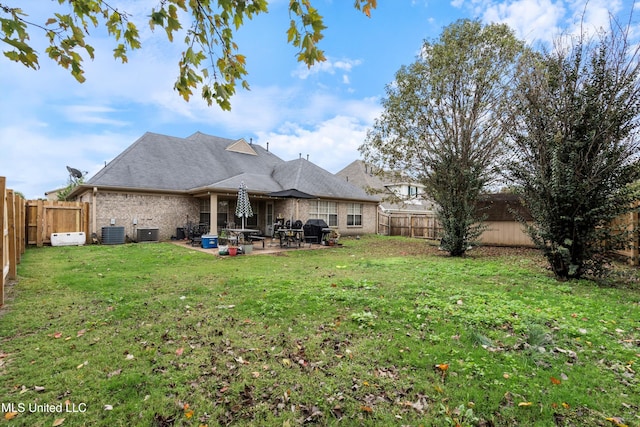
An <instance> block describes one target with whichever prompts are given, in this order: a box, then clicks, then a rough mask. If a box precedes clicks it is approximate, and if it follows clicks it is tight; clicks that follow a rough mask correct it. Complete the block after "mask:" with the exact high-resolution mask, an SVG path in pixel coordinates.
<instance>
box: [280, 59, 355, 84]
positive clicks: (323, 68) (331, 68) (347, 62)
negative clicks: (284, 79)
mask: <svg viewBox="0 0 640 427" xmlns="http://www.w3.org/2000/svg"><path fill="white" fill-rule="evenodd" d="M360 64H362V61H361V60H359V59H343V60H338V61H333V60H331V59H330V58H327V60H326V61H323V62H318V63H316V64H315V65H314V66H312V67H311V68H309V67H307V66H306V65H305V64H298V67H297V68H296V69H295V70H294V71H293V72H292V73H291V75H292V76H293V77H297V78H299V79H302V80H304V79H307V78H308V77H309V76H312V75H314V74H321V73H327V74H335V73H336V71H338V70H341V71H345V72H346V73H349V72H351V70H352V69H353V67H357V66H358V65H360Z"/></svg>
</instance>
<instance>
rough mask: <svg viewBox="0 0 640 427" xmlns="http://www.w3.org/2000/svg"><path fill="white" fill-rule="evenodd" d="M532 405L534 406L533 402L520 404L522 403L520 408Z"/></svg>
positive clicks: (519, 404)
mask: <svg viewBox="0 0 640 427" xmlns="http://www.w3.org/2000/svg"><path fill="white" fill-rule="evenodd" d="M531 405H533V403H532V402H520V403H518V406H531Z"/></svg>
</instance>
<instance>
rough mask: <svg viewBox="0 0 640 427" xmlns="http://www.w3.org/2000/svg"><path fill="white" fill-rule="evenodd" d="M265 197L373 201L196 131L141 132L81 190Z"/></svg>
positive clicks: (302, 167) (334, 180)
mask: <svg viewBox="0 0 640 427" xmlns="http://www.w3.org/2000/svg"><path fill="white" fill-rule="evenodd" d="M241 182H244V183H245V185H246V186H247V189H248V191H249V192H252V193H270V192H274V191H280V190H286V189H290V188H296V189H298V190H300V191H304V192H306V193H309V194H313V195H315V196H317V197H323V198H338V199H352V200H366V201H371V202H376V201H378V198H377V197H375V196H371V195H369V194H367V193H366V192H365V191H364V190H362V189H361V188H359V187H357V186H355V185H352V184H349V183H346V182H345V181H344V180H342V179H340V178H338V177H336V176H335V175H333V174H331V173H330V172H328V171H326V170H324V169H322V168H320V167H318V166H316V165H314V164H313V163H311V162H309V161H308V160H304V159H297V160H292V161H288V162H287V161H284V160H282V159H281V158H279V157H278V156H276V155H275V154H273V153H271V152H270V151H268V150H265V149H264V148H263V147H262V146H260V145H256V144H251V143H247V142H246V141H245V140H244V139H239V140H232V139H227V138H220V137H216V136H211V135H206V134H203V133H200V132H196V133H195V134H193V135H191V136H189V137H187V138H177V137H172V136H167V135H161V134H157V133H150V132H147V133H145V134H144V135H143V136H142V137H140V138H139V139H138V140H137V141H135V142H134V143H133V144H132V145H131V146H129V147H128V148H127V149H126V150H124V151H123V152H122V153H121V154H120V155H118V156H117V157H116V158H115V159H114V160H112V161H111V162H110V163H109V164H107V165H106V166H105V167H104V168H103V169H102V170H100V171H99V172H98V173H96V174H95V175H94V176H93V177H92V178H91V179H89V180H88V181H87V182H86V184H85V185H84V187H112V188H121V189H131V190H157V191H176V192H187V193H197V192H201V191H207V190H209V191H216V190H226V191H230V190H232V191H236V190H237V189H238V187H239V186H240V183H241Z"/></svg>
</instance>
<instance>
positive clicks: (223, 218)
mask: <svg viewBox="0 0 640 427" xmlns="http://www.w3.org/2000/svg"><path fill="white" fill-rule="evenodd" d="M228 212H229V202H227V201H226V200H218V227H219V228H224V227H226V226H227V221H228V220H229V218H228V216H227V214H228Z"/></svg>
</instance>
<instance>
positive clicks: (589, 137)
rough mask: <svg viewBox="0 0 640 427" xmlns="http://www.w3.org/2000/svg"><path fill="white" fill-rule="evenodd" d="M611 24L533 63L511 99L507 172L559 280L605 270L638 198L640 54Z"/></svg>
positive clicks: (531, 59)
mask: <svg viewBox="0 0 640 427" xmlns="http://www.w3.org/2000/svg"><path fill="white" fill-rule="evenodd" d="M611 28H612V30H611V31H608V32H603V33H600V34H599V35H597V36H595V37H592V38H588V37H587V36H586V35H585V34H582V35H580V36H579V37H577V38H573V39H564V40H562V39H559V40H558V42H557V43H556V45H555V47H554V49H553V50H552V51H550V52H543V53H541V54H537V55H532V56H528V57H526V59H525V60H523V62H522V66H521V78H520V79H519V85H518V90H517V92H516V96H514V98H513V105H514V112H515V113H516V114H515V121H514V126H513V130H514V132H513V135H512V136H513V150H514V158H515V160H513V161H511V162H510V163H509V165H508V166H507V169H506V170H507V172H508V177H509V178H510V179H511V180H512V181H513V182H514V183H515V184H516V186H517V188H518V189H519V192H520V194H521V195H522V197H523V199H524V202H525V204H526V206H527V207H528V208H529V210H530V212H531V215H532V216H533V218H534V222H533V224H532V225H528V226H527V230H528V232H529V234H530V236H531V237H532V239H533V241H534V242H535V244H536V245H537V246H538V247H539V248H540V249H541V250H542V251H543V253H544V255H545V257H546V258H547V260H548V262H549V263H550V265H551V268H552V270H553V272H554V274H555V276H556V278H558V279H560V280H567V279H572V278H580V277H582V276H583V275H584V274H587V273H595V274H597V273H599V272H602V271H603V269H602V267H604V265H605V264H604V261H605V260H606V258H605V255H606V254H607V253H608V252H609V251H610V250H611V249H615V248H620V247H621V246H622V245H623V244H624V243H625V242H627V241H628V240H627V237H628V236H627V235H626V233H623V232H622V230H616V229H615V228H613V227H612V223H613V221H614V220H615V219H616V218H617V217H618V216H619V215H621V214H623V213H625V212H627V211H629V210H630V209H631V202H632V201H633V200H634V199H635V198H637V196H638V192H637V191H636V190H634V188H637V187H634V186H631V185H630V184H631V183H633V182H634V181H635V180H637V179H638V178H639V177H640V174H639V172H640V170H639V167H638V154H639V153H640V151H639V149H640V141H639V140H638V139H637V136H638V134H637V130H638V113H639V112H640V63H639V61H638V60H639V59H640V57H639V56H638V53H639V52H640V50H639V48H638V47H637V46H636V47H632V46H631V45H630V44H629V43H628V39H627V32H626V31H627V30H624V29H623V28H622V27H619V26H617V25H615V23H614V25H612V26H611ZM566 41H568V42H569V43H566Z"/></svg>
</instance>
